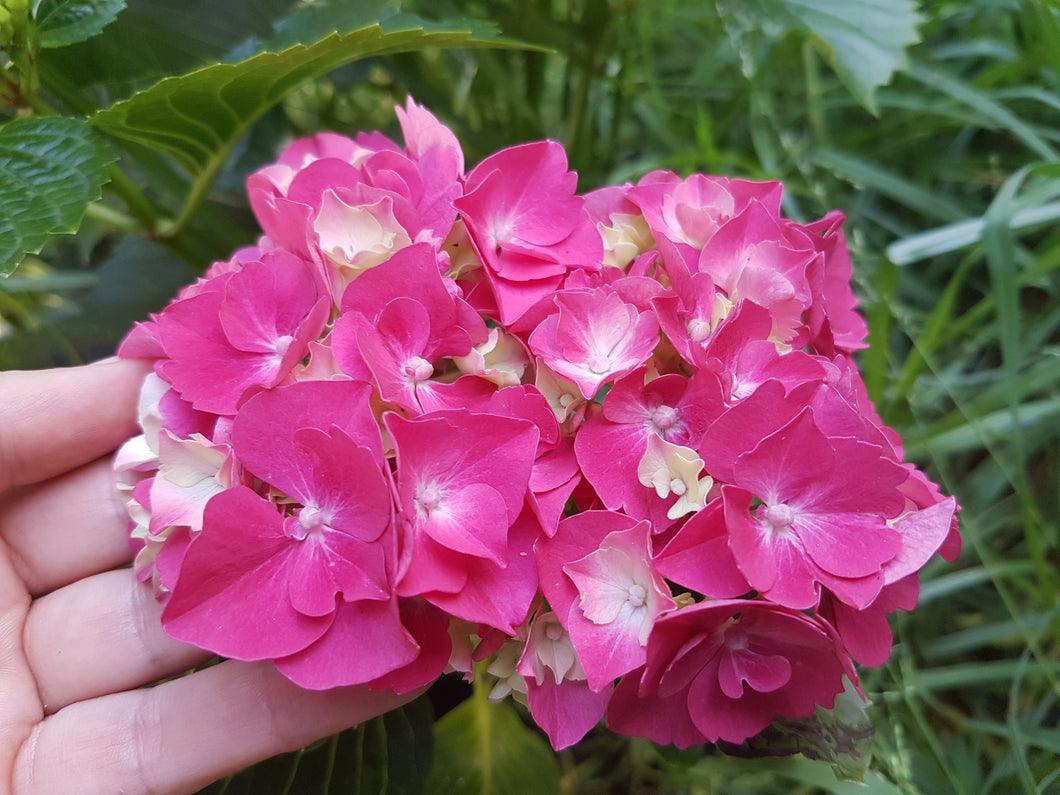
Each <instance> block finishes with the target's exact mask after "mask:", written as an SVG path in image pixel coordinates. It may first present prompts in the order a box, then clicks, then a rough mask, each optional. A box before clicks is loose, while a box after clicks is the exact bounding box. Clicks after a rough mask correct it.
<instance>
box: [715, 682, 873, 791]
mask: <svg viewBox="0 0 1060 795" xmlns="http://www.w3.org/2000/svg"><path fill="white" fill-rule="evenodd" d="M845 684H846V689H845V690H844V691H843V692H842V693H840V694H839V695H838V696H836V700H835V706H834V707H833V708H832V709H825V708H824V707H817V709H816V710H815V711H814V713H813V715H810V716H809V717H807V718H777V719H776V720H774V721H773V723H771V724H770V725H769V726H768V727H767V728H766V729H765V731H763V732H761V733H759V734H758V735H756V736H754V737H752V738H750V739H748V740H747V741H746V742H745V743H743V745H733V744H731V743H725V742H720V743H718V747H719V749H721V750H722V751H724V752H725V753H727V754H731V755H733V756H740V757H745V758H747V757H750V758H758V757H770V756H794V755H795V754H802V755H803V756H805V757H807V758H808V759H816V760H818V761H822V762H828V763H829V764H830V765H832V770H833V771H834V773H835V775H836V777H837V778H839V779H841V780H844V781H863V780H864V778H865V774H866V773H867V772H868V769H869V762H871V760H872V741H873V738H874V737H875V734H876V732H875V730H874V729H873V727H872V721H871V720H869V716H868V714H867V712H866V707H867V706H868V705H867V704H866V703H865V702H864V701H862V699H861V696H860V695H858V693H857V691H856V690H855V689H854V685H853V684H852V683H851V682H850V680H849V679H848V680H846V681H845Z"/></svg>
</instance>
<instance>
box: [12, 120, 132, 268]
mask: <svg viewBox="0 0 1060 795" xmlns="http://www.w3.org/2000/svg"><path fill="white" fill-rule="evenodd" d="M114 159H115V158H114V156H113V154H112V153H111V152H110V150H109V148H108V147H107V146H106V145H105V144H104V143H103V141H101V140H100V139H99V137H98V136H97V135H96V134H95V133H94V132H93V130H92V128H91V127H89V126H88V125H87V124H86V123H85V122H84V121H82V120H80V119H72V118H65V117H59V116H53V117H43V118H42V117H35V118H27V119H15V120H14V121H11V122H8V123H7V124H5V125H4V126H3V128H2V129H0V276H6V275H8V274H9V273H11V272H12V271H13V270H14V269H15V268H16V267H17V266H18V264H19V263H20V262H21V261H22V258H23V257H24V256H25V255H26V254H36V253H37V252H38V251H40V250H41V248H42V247H43V246H44V243H45V242H46V241H47V240H48V236H49V235H56V234H70V233H73V232H76V231H77V228H78V227H79V226H80V225H81V219H82V218H83V217H84V214H85V208H86V207H88V205H89V204H90V203H91V202H93V201H95V200H96V199H98V198H99V197H100V189H101V188H102V186H103V185H104V183H106V182H107V181H108V178H107V172H106V167H107V164H108V163H111V162H113V161H114Z"/></svg>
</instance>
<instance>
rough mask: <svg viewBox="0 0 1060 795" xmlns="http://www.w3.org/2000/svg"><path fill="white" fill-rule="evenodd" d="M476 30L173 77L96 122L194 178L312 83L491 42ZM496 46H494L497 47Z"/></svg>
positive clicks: (359, 37)
mask: <svg viewBox="0 0 1060 795" xmlns="http://www.w3.org/2000/svg"><path fill="white" fill-rule="evenodd" d="M474 34H475V31H474V30H473V29H471V28H467V29H462V30H452V29H445V28H443V29H427V28H424V27H422V26H418V27H403V26H399V27H397V28H396V29H387V30H384V29H383V28H382V27H381V26H380V25H369V26H367V27H363V28H359V29H357V30H353V31H349V32H345V33H332V34H331V35H329V36H326V37H324V38H323V39H320V40H319V41H316V42H314V43H312V44H309V45H304V44H296V45H294V46H291V47H288V48H287V49H285V50H283V51H281V52H263V53H259V54H258V55H255V56H252V57H250V58H247V59H246V60H244V61H240V62H239V63H235V64H216V65H213V66H208V67H205V68H203V69H199V70H197V71H194V72H192V73H190V74H187V75H184V76H182V77H174V78H167V79H165V80H162V81H161V82H159V83H157V84H156V85H154V86H152V87H151V88H149V89H147V90H145V91H141V92H139V93H138V94H135V95H133V96H132V97H130V98H129V99H127V100H124V101H122V102H119V103H117V104H115V105H112V106H111V107H109V108H107V109H106V110H103V111H100V112H99V113H96V114H95V115H94V116H92V117H91V119H90V120H91V122H92V123H93V124H94V125H95V126H96V127H97V128H98V129H100V130H103V131H104V132H107V133H110V134H111V135H114V136H117V137H118V138H124V139H126V140H128V141H133V142H135V143H138V144H142V145H144V146H147V147H149V148H151V149H155V150H157V151H161V152H163V153H165V154H167V155H169V156H170V157H172V158H173V159H174V160H176V161H177V162H178V163H180V165H181V166H183V167H184V168H185V169H187V171H188V172H189V173H190V174H192V175H193V176H197V175H199V174H201V173H202V172H205V171H209V170H211V169H215V168H216V167H217V166H218V165H219V162H220V161H222V160H223V159H224V158H225V156H227V154H228V152H229V151H230V150H231V148H232V146H233V145H234V144H235V142H236V141H237V140H239V137H240V136H241V135H242V134H243V133H244V132H245V131H246V130H247V128H248V127H249V126H250V125H251V124H253V123H254V121H256V120H257V119H258V118H259V117H260V116H261V115H262V114H263V113H264V112H265V111H267V110H268V109H269V108H270V107H272V106H273V105H274V104H276V103H277V102H279V101H280V100H281V99H282V98H283V96H284V95H285V94H286V93H287V92H288V91H290V90H291V89H293V88H294V87H295V86H297V85H299V84H300V83H301V82H303V81H304V80H307V79H311V78H314V77H318V76H320V75H323V74H326V73H327V72H329V71H331V70H332V69H335V68H337V67H339V66H342V65H344V64H347V63H350V62H351V61H355V60H357V59H359V58H364V57H367V56H370V55H380V54H384V53H394V52H407V51H411V50H419V49H424V48H427V47H452V46H457V45H470V44H476V43H482V44H484V43H487V42H488V41H489V40H488V39H485V38H483V37H481V36H480V37H478V38H475V39H472V36H473V35H474ZM491 43H496V42H491Z"/></svg>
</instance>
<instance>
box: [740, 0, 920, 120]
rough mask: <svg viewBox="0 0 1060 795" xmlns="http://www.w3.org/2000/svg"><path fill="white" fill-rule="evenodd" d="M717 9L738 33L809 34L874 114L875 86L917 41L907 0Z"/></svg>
mask: <svg viewBox="0 0 1060 795" xmlns="http://www.w3.org/2000/svg"><path fill="white" fill-rule="evenodd" d="M719 8H721V9H722V11H723V13H724V14H725V15H726V16H727V17H729V18H730V19H731V20H734V21H735V22H736V23H737V26H738V28H739V29H740V30H741V32H742V33H745V34H749V33H753V32H765V33H766V34H767V35H768V36H770V37H780V36H783V35H786V34H787V33H790V32H792V31H800V32H803V33H808V34H810V35H812V36H813V37H814V38H815V39H816V40H817V42H818V43H819V44H820V45H821V46H822V47H823V49H824V51H825V54H826V55H827V57H828V59H829V61H830V62H831V64H832V67H833V68H834V69H835V70H836V73H837V74H838V75H839V77H840V79H841V80H842V81H843V82H844V83H845V84H846V86H847V88H849V89H850V91H851V93H853V94H854V96H855V97H856V98H857V100H858V101H859V102H860V103H861V104H862V105H864V106H865V107H866V108H868V109H869V110H871V111H872V112H873V113H875V112H876V99H875V93H876V89H877V88H879V87H880V86H883V85H886V84H887V83H888V82H890V80H891V77H892V76H893V75H894V73H895V72H896V71H898V70H899V69H901V68H903V67H904V66H905V65H906V55H905V50H906V47H909V46H910V45H912V44H915V43H916V42H918V41H919V40H920V36H919V34H918V33H917V24H918V23H919V21H920V19H919V17H918V15H917V10H916V4H915V3H914V2H913V0H841V2H840V1H838V0H724V1H723V2H721V3H719Z"/></svg>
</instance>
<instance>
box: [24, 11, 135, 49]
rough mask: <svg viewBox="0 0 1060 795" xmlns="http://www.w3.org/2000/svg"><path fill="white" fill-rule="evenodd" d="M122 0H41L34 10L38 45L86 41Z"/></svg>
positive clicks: (111, 18)
mask: <svg viewBox="0 0 1060 795" xmlns="http://www.w3.org/2000/svg"><path fill="white" fill-rule="evenodd" d="M124 8H125V0H40V3H39V5H38V6H37V9H36V11H35V14H34V19H35V21H36V24H37V31H38V33H39V34H40V46H41V47H45V48H52V47H65V46H67V45H68V44H75V43H76V42H79V41H87V40H88V39H90V38H92V37H93V36H95V35H96V34H98V33H100V32H102V30H103V28H105V27H106V26H107V25H109V24H110V23H111V22H113V21H114V20H115V19H116V18H117V16H118V13H119V12H120V11H121V10H122V9H124Z"/></svg>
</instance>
